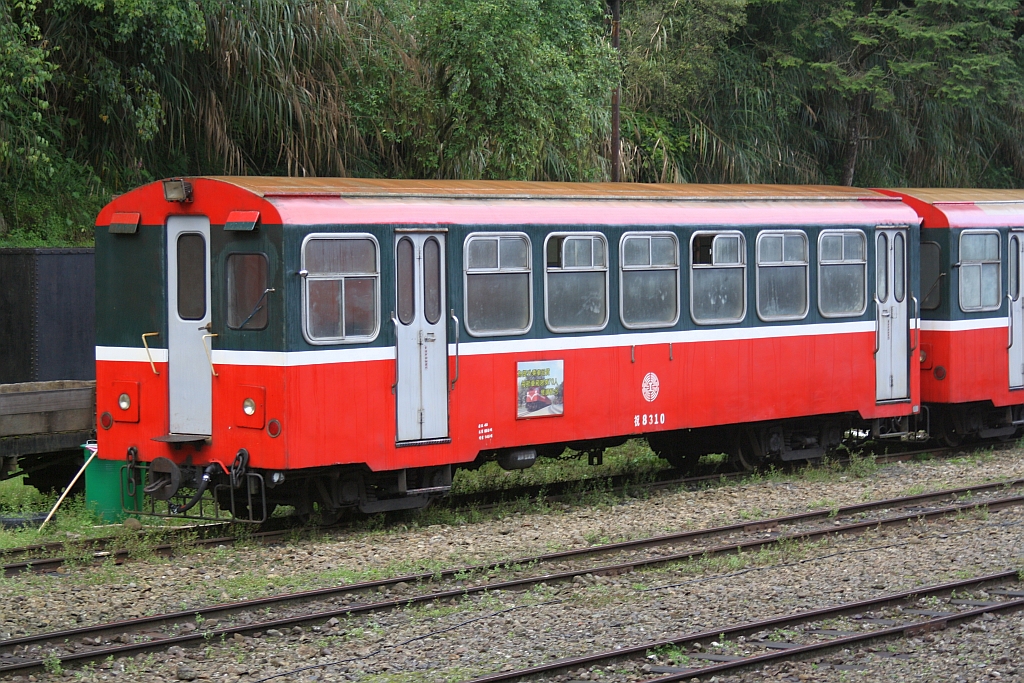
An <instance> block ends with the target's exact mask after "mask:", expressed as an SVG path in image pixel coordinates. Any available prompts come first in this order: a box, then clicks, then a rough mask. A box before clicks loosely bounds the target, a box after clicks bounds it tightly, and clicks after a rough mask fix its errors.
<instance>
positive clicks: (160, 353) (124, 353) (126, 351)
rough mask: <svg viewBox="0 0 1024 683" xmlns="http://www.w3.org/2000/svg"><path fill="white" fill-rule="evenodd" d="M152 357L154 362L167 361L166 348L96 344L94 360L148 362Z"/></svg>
mask: <svg viewBox="0 0 1024 683" xmlns="http://www.w3.org/2000/svg"><path fill="white" fill-rule="evenodd" d="M150 357H152V359H153V362H154V363H166V362H167V349H156V348H153V347H152V346H151V347H149V354H148V355H147V354H146V349H144V348H141V347H138V346H97V347H96V360H110V361H122V362H125V363H148V362H149V360H150Z"/></svg>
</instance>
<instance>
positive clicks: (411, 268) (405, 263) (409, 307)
mask: <svg viewBox="0 0 1024 683" xmlns="http://www.w3.org/2000/svg"><path fill="white" fill-rule="evenodd" d="M415 251H416V250H415V247H413V245H412V240H411V239H409V238H408V237H403V238H402V239H400V240H399V241H398V256H397V262H396V267H397V268H398V282H397V286H398V320H399V321H400V322H401V323H402V324H403V325H410V324H412V320H413V318H415V317H416V291H415V279H416V265H415V264H416V259H415V254H414V252H415Z"/></svg>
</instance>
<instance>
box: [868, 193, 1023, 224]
mask: <svg viewBox="0 0 1024 683" xmlns="http://www.w3.org/2000/svg"><path fill="white" fill-rule="evenodd" d="M879 192H881V193H883V194H887V195H889V196H891V197H899V198H900V199H902V200H904V201H905V202H906V203H907V204H909V205H910V206H911V207H913V208H914V210H915V211H917V213H918V215H920V216H921V218H922V219H923V223H922V227H923V228H1000V227H1002V228H1005V227H1018V226H1024V190H991V189H982V188H901V189H895V190H879Z"/></svg>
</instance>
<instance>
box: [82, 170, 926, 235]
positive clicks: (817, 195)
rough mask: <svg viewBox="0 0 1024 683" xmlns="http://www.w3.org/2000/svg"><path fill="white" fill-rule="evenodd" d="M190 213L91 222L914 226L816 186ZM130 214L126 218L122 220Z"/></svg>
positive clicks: (335, 203)
mask: <svg viewBox="0 0 1024 683" xmlns="http://www.w3.org/2000/svg"><path fill="white" fill-rule="evenodd" d="M187 180H188V181H189V182H190V183H191V184H192V186H193V195H192V201H191V202H190V203H183V202H169V201H167V200H165V198H164V194H163V186H162V182H160V181H158V182H155V183H150V184H149V185H144V186H142V187H140V188H137V189H135V190H132V191H131V192H129V193H127V194H124V195H121V196H120V197H118V198H116V199H115V200H114V201H112V202H111V203H110V204H108V205H107V207H106V208H104V210H103V211H102V212H101V213H100V215H99V217H98V218H97V221H96V224H97V225H98V226H100V227H102V226H104V225H109V224H110V223H111V222H117V221H114V220H113V218H114V213H118V214H124V215H128V216H135V217H136V218H128V219H127V220H129V221H133V220H137V221H139V222H141V224H142V225H162V224H164V223H165V222H166V219H167V217H168V216H170V215H181V214H203V215H205V216H207V217H209V219H210V222H211V223H213V224H214V225H218V224H225V223H227V222H230V221H229V215H230V214H231V213H232V212H235V211H243V212H252V211H258V212H259V220H260V221H261V222H262V223H263V224H265V225H307V226H315V225H369V224H392V225H394V224H407V225H408V224H413V225H415V224H420V225H444V224H452V225H460V224H461V225H481V226H483V225H495V226H498V225H549V226H554V225H573V226H582V225H592V226H602V225H652V226H653V225H693V226H700V225H717V226H724V225H732V226H743V225H792V226H803V225H861V226H870V225H872V224H875V225H892V224H911V223H913V224H917V223H919V222H920V219H919V218H918V216H917V214H916V213H915V212H914V211H913V210H911V209H910V208H909V207H907V206H906V205H905V204H903V203H902V202H901V201H900V200H899V199H898V198H895V197H891V196H887V195H885V194H882V193H880V192H876V191H873V190H865V189H861V188H852V187H833V186H817V185H698V184H640V183H547V182H518V181H487V180H479V181H474V180H458V181H455V180H453V181H449V180H383V179H374V178H265V177H255V176H241V177H238V176H236V177H194V178H187ZM128 212H130V213H128Z"/></svg>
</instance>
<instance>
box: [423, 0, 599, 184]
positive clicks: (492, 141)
mask: <svg viewBox="0 0 1024 683" xmlns="http://www.w3.org/2000/svg"><path fill="white" fill-rule="evenodd" d="M599 8H600V5H598V4H597V3H585V2H580V1H579V0H482V1H481V0H453V1H451V2H431V3H424V4H423V6H422V7H421V8H420V11H421V14H420V16H419V18H418V19H419V27H420V33H421V35H422V37H423V41H424V56H425V58H426V59H427V60H428V62H429V64H430V68H431V75H432V76H433V77H434V79H435V87H436V89H437V94H438V96H439V100H440V101H439V104H440V106H441V110H442V111H441V116H440V117H439V124H440V126H441V129H442V130H444V131H449V132H450V143H449V144H448V145H447V147H445V148H439V150H438V151H439V153H440V159H438V162H439V167H438V170H439V171H441V173H442V174H445V175H447V173H446V171H447V172H454V175H455V176H457V177H483V178H521V179H549V178H557V179H574V180H587V179H592V178H594V176H595V175H596V171H597V168H598V167H599V164H600V162H599V160H598V159H597V158H596V155H595V154H594V152H593V150H594V149H595V148H596V147H597V145H598V144H599V143H600V140H601V138H602V137H603V136H604V135H605V134H606V132H607V124H606V121H605V118H606V115H605V113H604V109H605V106H604V104H605V102H606V98H607V93H609V92H610V90H611V87H612V83H613V82H614V81H613V71H612V68H611V67H612V54H611V53H610V52H609V50H608V48H607V46H605V45H603V44H602V42H601V38H600V33H599V30H600V24H598V23H597V22H596V21H595V19H597V18H598V17H600V14H599V11H600V10H599ZM425 170H426V169H425Z"/></svg>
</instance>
